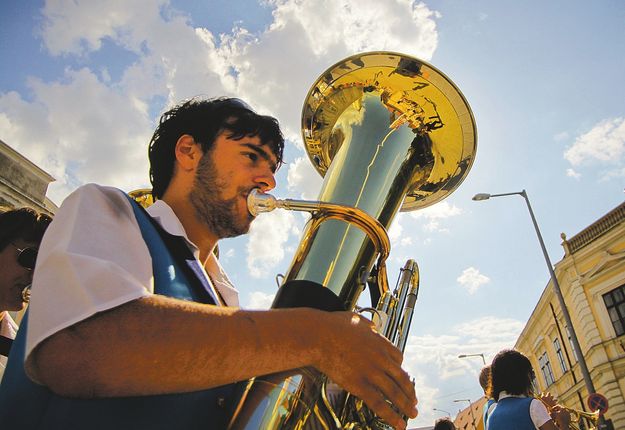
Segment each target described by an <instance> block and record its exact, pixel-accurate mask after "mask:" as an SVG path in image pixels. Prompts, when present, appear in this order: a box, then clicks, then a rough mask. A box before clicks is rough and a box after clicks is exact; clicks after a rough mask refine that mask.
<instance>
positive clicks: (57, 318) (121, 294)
mask: <svg viewBox="0 0 625 430" xmlns="http://www.w3.org/2000/svg"><path fill="white" fill-rule="evenodd" d="M153 292H154V285H153V278H152V260H151V258H150V253H149V250H148V248H147V246H146V245H145V243H144V241H143V238H142V236H141V231H140V229H139V226H138V224H137V223H136V220H135V217H134V213H133V210H132V207H131V206H130V202H129V201H128V199H127V198H126V197H125V196H124V195H123V194H122V193H121V192H120V191H119V190H117V189H115V188H108V187H102V186H98V185H94V184H90V185H85V186H83V187H81V188H79V189H78V190H76V191H75V192H74V193H72V194H71V195H70V196H69V197H68V198H67V199H66V200H65V201H64V202H63V204H62V205H61V207H60V208H59V210H58V212H57V213H56V215H55V217H54V221H53V222H52V223H51V224H50V226H49V227H48V230H47V232H46V235H45V236H44V239H43V241H42V243H41V246H40V248H39V256H38V257H37V267H36V270H35V273H34V279H33V286H32V295H31V301H30V308H31V309H30V311H29V317H28V318H29V322H28V324H29V327H28V336H27V342H26V356H28V354H30V352H31V351H32V350H33V349H34V348H35V346H37V345H38V344H39V343H40V342H41V341H43V340H44V339H46V338H48V337H50V336H51V335H53V334H54V333H56V332H58V331H60V330H62V329H64V328H67V327H69V326H71V325H73V324H75V323H77V322H79V321H83V320H85V319H86V318H89V317H90V316H92V315H94V314H95V313H97V312H101V311H105V310H108V309H111V308H114V307H117V306H119V305H122V304H124V303H127V302H129V301H132V300H135V299H138V298H140V297H143V296H146V295H149V294H151V293H153Z"/></svg>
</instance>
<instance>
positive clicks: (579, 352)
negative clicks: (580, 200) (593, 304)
mask: <svg viewBox="0 0 625 430" xmlns="http://www.w3.org/2000/svg"><path fill="white" fill-rule="evenodd" d="M515 194H518V195H519V196H521V197H523V198H524V199H525V203H527V209H528V210H529V213H530V217H531V218H532V223H533V224H534V229H535V230H536V236H538V242H539V243H540V248H541V249H542V251H543V255H544V256H545V262H546V263H547V268H548V269H549V275H550V276H551V282H552V283H553V289H554V291H555V293H556V297H557V298H558V302H559V303H560V308H561V309H562V314H563V315H564V320H565V321H566V324H567V325H568V327H569V331H570V334H571V341H572V343H573V348H574V350H575V354H576V355H577V357H578V360H577V361H578V362H579V367H580V369H581V371H582V376H583V377H584V383H585V385H586V390H588V394H592V393H594V392H595V386H594V384H593V383H592V379H590V373H589V372H588V366H586V359H585V358H584V354H583V353H582V348H581V347H580V345H579V341H578V339H577V334H575V329H574V328H573V322H572V321H571V315H570V314H569V310H568V308H567V307H566V303H565V302H564V296H562V290H561V289H560V283H559V282H558V278H557V277H556V274H555V272H554V271H553V265H552V264H551V260H550V259H549V254H547V248H545V242H543V237H542V235H541V234H540V229H539V228H538V223H537V222H536V217H534V211H532V206H531V205H530V201H529V199H528V198H527V193H526V192H525V190H523V191H517V192H516V193H503V194H486V193H480V194H476V195H475V196H473V200H476V201H481V200H488V199H490V198H491V197H502V196H512V195H515ZM571 371H572V370H571Z"/></svg>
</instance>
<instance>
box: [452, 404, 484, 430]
mask: <svg viewBox="0 0 625 430" xmlns="http://www.w3.org/2000/svg"><path fill="white" fill-rule="evenodd" d="M485 403H486V397H481V398H480V399H478V400H476V401H474V402H472V403H471V404H470V405H469V406H467V407H466V408H464V409H463V410H461V411H458V415H456V419H455V420H454V425H455V426H456V429H458V430H476V429H477V430H484V424H483V423H482V413H483V410H484V404H485Z"/></svg>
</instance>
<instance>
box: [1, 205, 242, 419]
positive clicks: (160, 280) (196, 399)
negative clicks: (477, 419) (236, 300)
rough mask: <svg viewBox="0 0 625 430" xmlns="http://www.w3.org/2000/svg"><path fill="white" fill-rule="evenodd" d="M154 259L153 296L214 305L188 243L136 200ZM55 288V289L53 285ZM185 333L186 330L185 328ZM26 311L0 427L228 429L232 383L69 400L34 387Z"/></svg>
mask: <svg viewBox="0 0 625 430" xmlns="http://www.w3.org/2000/svg"><path fill="white" fill-rule="evenodd" d="M132 207H133V210H134V213H135V217H136V219H137V222H138V224H139V227H140V229H141V234H142V235H143V239H144V240H145V243H146V245H147V247H148V249H149V251H150V256H151V257H152V270H153V273H154V290H155V293H157V294H161V295H165V296H170V297H176V298H179V299H183V300H192V301H196V302H201V303H208V304H214V303H215V301H214V300H213V298H212V293H211V292H210V288H209V287H208V286H207V285H206V279H205V278H204V277H203V276H201V277H198V276H195V273H197V271H198V270H200V269H199V265H198V263H197V260H195V258H194V257H193V255H192V254H191V251H190V250H189V248H188V247H187V245H186V243H185V242H184V239H182V238H180V237H176V236H172V235H170V234H168V233H167V232H165V231H164V230H163V229H162V228H161V227H160V226H159V225H158V224H157V223H156V222H154V220H152V218H151V217H150V216H149V215H148V214H147V213H146V212H145V211H144V210H143V208H140V207H139V206H138V205H137V204H136V203H134V202H132ZM50 287H52V286H50ZM182 329H184V328H182ZM27 330H28V312H26V315H25V316H24V318H23V321H22V324H21V326H20V329H19V331H18V334H17V337H16V339H15V341H14V342H13V346H12V348H11V354H10V355H9V360H8V363H7V368H6V370H5V373H4V379H3V380H2V386H0V428H7V429H9V428H14V429H38V430H44V429H45V430H47V429H53V430H57V429H58V430H61V429H62V430H69V429H81V430H82V429H106V430H111V429H116V430H117V429H129V430H130V429H133V430H141V429H150V430H153V429H154V430H157V429H198V430H199V429H202V430H207V429H225V428H226V426H227V423H228V419H229V417H230V415H231V407H230V404H229V403H230V399H231V398H232V397H233V391H234V384H232V385H226V386H223V387H217V388H213V389H210V390H205V391H197V392H192V393H181V394H168V395H156V396H142V397H118V398H105V399H89V400H83V399H70V398H65V397H61V396H57V395H56V394H54V393H52V392H51V391H50V390H48V389H47V388H46V387H44V386H41V385H37V384H34V383H33V382H31V381H30V379H28V377H27V376H26V374H25V372H24V365H23V363H24V352H25V346H26V332H27Z"/></svg>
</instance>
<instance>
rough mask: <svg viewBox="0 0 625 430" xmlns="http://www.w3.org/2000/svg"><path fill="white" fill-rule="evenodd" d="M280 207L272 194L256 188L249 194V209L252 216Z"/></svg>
mask: <svg viewBox="0 0 625 430" xmlns="http://www.w3.org/2000/svg"><path fill="white" fill-rule="evenodd" d="M277 207H278V200H277V199H276V198H275V197H274V196H272V195H271V194H266V193H263V192H262V191H260V190H259V189H258V188H254V189H253V190H252V191H250V193H249V194H248V196H247V210H248V211H249V213H250V214H252V216H258V214H259V213H262V212H271V211H272V210H274V209H275V208H277Z"/></svg>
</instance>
